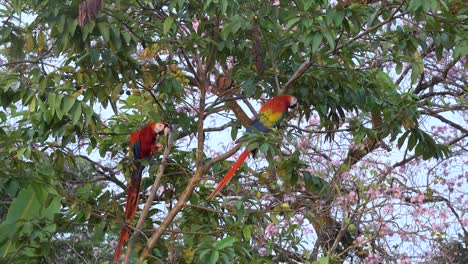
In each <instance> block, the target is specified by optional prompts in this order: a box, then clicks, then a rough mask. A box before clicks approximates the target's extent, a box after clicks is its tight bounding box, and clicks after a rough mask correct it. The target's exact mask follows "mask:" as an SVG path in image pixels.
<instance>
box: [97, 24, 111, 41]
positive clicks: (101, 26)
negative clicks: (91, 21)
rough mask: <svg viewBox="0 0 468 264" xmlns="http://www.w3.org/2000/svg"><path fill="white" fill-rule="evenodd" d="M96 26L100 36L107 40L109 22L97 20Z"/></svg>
mask: <svg viewBox="0 0 468 264" xmlns="http://www.w3.org/2000/svg"><path fill="white" fill-rule="evenodd" d="M97 27H98V29H99V32H100V33H101V35H102V38H103V39H104V41H105V42H108V41H109V39H110V31H109V24H107V23H104V22H99V23H97Z"/></svg>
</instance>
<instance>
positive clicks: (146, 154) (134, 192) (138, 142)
mask: <svg viewBox="0 0 468 264" xmlns="http://www.w3.org/2000/svg"><path fill="white" fill-rule="evenodd" d="M168 132H169V125H168V124H166V123H163V122H156V123H152V124H149V125H147V126H145V127H144V128H142V129H140V130H138V131H136V132H133V133H132V134H131V135H130V148H131V149H132V152H133V158H134V159H135V164H136V169H135V170H134V171H133V172H132V175H131V178H130V184H129V185H128V189H127V203H126V204H125V224H126V225H127V224H131V223H132V222H133V219H134V218H135V214H136V209H137V206H138V196H139V193H140V183H141V174H142V172H143V169H144V168H145V167H144V165H143V164H142V163H141V162H140V161H139V160H142V159H146V160H149V159H150V158H151V156H152V155H153V153H154V152H155V150H156V148H158V150H161V149H162V145H161V144H160V143H157V144H156V137H157V136H158V135H166V134H167V133H168ZM126 225H125V226H124V227H123V228H122V232H121V233H120V239H119V244H118V246H117V249H116V251H115V255H114V261H113V263H116V262H117V261H118V260H119V258H120V252H121V250H122V246H123V243H124V242H126V241H127V240H128V236H129V230H130V229H129V227H128V226H126Z"/></svg>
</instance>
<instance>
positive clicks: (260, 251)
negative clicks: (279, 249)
mask: <svg viewBox="0 0 468 264" xmlns="http://www.w3.org/2000/svg"><path fill="white" fill-rule="evenodd" d="M257 252H258V255H260V256H262V257H263V256H265V255H266V253H267V249H266V248H265V247H261V248H259V249H258V251H257Z"/></svg>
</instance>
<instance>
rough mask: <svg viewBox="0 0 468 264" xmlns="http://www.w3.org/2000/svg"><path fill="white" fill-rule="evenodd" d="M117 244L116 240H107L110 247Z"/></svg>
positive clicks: (114, 246)
mask: <svg viewBox="0 0 468 264" xmlns="http://www.w3.org/2000/svg"><path fill="white" fill-rule="evenodd" d="M118 244H119V243H118V242H117V241H115V240H111V241H110V242H109V246H110V247H111V248H116V247H117V245H118Z"/></svg>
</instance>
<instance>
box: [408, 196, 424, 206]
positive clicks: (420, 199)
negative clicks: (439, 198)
mask: <svg viewBox="0 0 468 264" xmlns="http://www.w3.org/2000/svg"><path fill="white" fill-rule="evenodd" d="M410 201H411V202H412V203H419V204H422V203H423V202H424V194H423V193H417V194H416V196H413V197H411V200H410Z"/></svg>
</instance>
